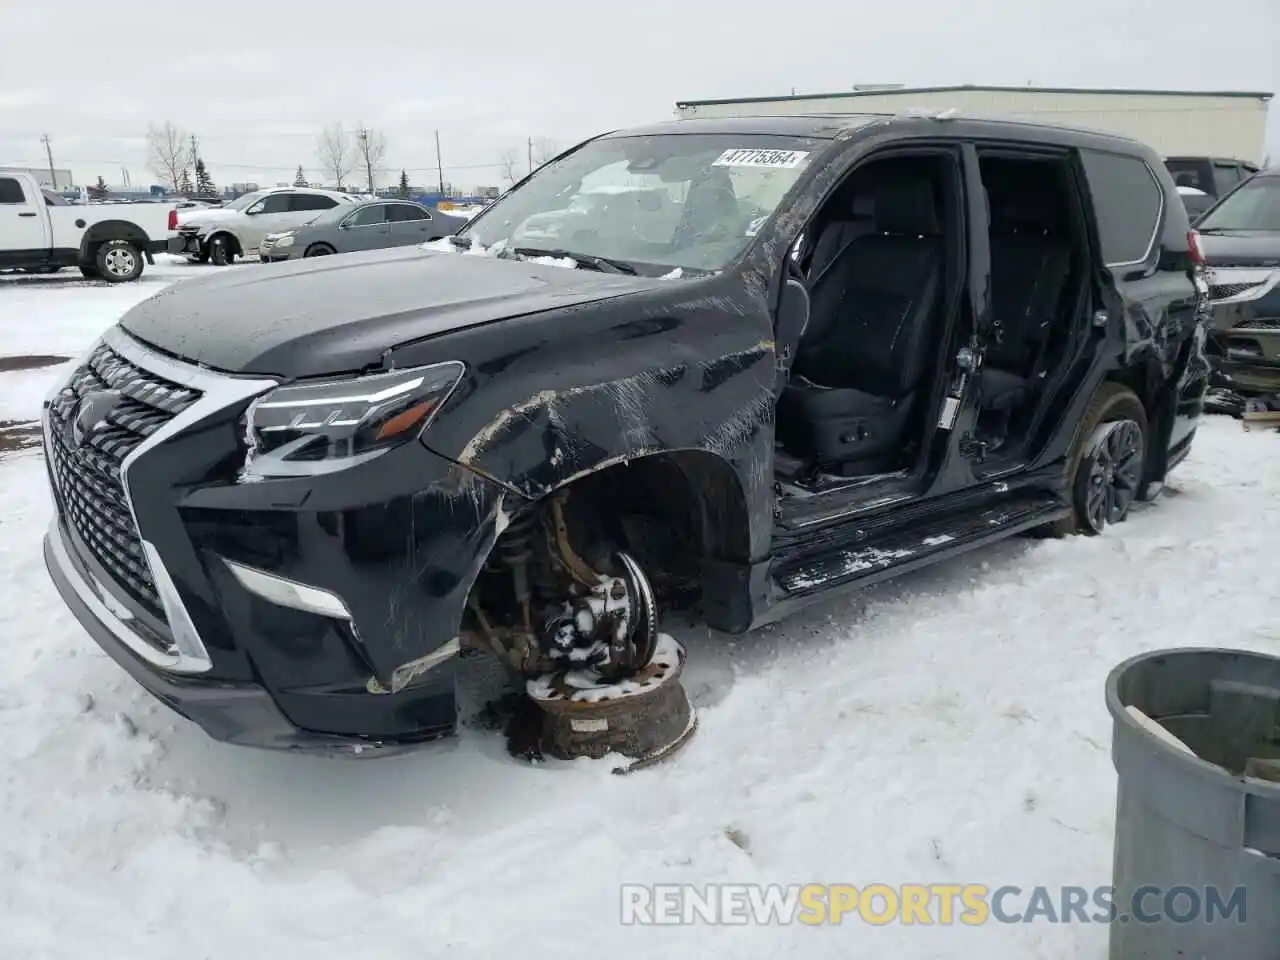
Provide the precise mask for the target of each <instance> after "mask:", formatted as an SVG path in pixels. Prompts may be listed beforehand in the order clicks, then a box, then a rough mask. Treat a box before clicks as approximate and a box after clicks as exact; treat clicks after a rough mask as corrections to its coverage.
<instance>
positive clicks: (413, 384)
mask: <svg viewBox="0 0 1280 960" xmlns="http://www.w3.org/2000/svg"><path fill="white" fill-rule="evenodd" d="M584 184H590V185H591V187H592V189H593V190H596V192H599V188H600V187H608V186H613V187H617V188H620V190H621V188H626V191H623V192H627V191H629V190H630V188H632V187H634V186H643V187H648V188H651V189H652V190H655V191H661V192H663V193H665V194H666V195H667V200H666V202H663V203H661V204H659V205H657V206H655V205H653V204H651V203H648V202H645V203H636V204H633V205H630V206H629V207H628V211H629V212H628V213H627V214H626V215H625V216H623V215H620V213H619V210H618V209H616V208H613V207H609V208H608V209H605V208H595V207H593V210H594V212H595V216H594V217H588V218H579V217H576V216H575V218H574V220H573V221H572V222H573V225H574V229H573V230H571V231H562V232H560V233H559V234H558V235H557V237H556V243H557V245H558V246H557V247H556V248H554V249H552V248H545V247H541V246H537V245H530V246H529V247H524V246H521V245H520V244H519V243H518V242H516V240H515V238H516V236H517V235H520V234H521V233H522V225H523V224H526V223H527V222H528V221H529V220H531V219H534V218H543V219H545V218H544V217H543V215H544V214H547V213H552V212H555V211H559V210H562V209H564V208H565V207H566V206H567V205H568V204H570V203H571V201H572V198H573V197H574V196H576V195H578V194H581V192H582V190H583V189H584ZM1176 198H1177V194H1176V193H1175V192H1174V186H1173V181H1172V179H1171V178H1170V176H1169V174H1168V172H1167V171H1165V170H1164V169H1163V167H1162V166H1161V165H1160V158H1159V156H1157V155H1156V154H1155V153H1154V152H1153V151H1151V150H1150V149H1148V148H1146V147H1143V146H1142V145H1140V144H1138V143H1135V142H1133V141H1130V140H1126V139H1123V138H1119V137H1114V136H1106V135H1102V134H1091V133H1083V132H1079V131H1075V130H1063V129H1056V128H1053V127H1048V126H1043V125H1040V124H1035V125H1032V124H1020V123H1014V122H997V121H977V120H969V119H955V118H950V117H949V118H947V119H934V118H926V117H895V118H874V117H862V118H858V117H770V118H742V119H731V120H730V119H726V120H698V119H690V120H679V121H674V122H669V123H664V124H658V125H654V126H650V127H645V128H640V129H634V130H621V131H616V132H614V133H610V134H606V135H604V136H601V137H597V138H594V139H592V140H590V141H588V142H586V143H585V144H582V145H580V146H579V147H577V148H575V149H573V150H571V151H568V152H567V153H565V154H564V155H563V156H561V157H559V158H558V159H556V160H554V161H552V162H551V163H549V164H547V165H546V166H543V167H541V168H539V169H538V170H536V171H535V172H534V173H533V174H532V176H530V177H528V178H526V179H525V180H523V181H522V182H521V183H520V184H519V185H518V186H517V187H515V188H514V189H512V190H511V191H510V192H509V193H508V194H506V196H504V197H503V198H502V199H501V200H499V201H498V202H497V203H495V204H494V205H493V206H491V207H489V208H488V209H487V210H486V211H485V212H484V213H482V214H480V215H479V216H478V217H476V218H475V219H474V220H472V221H471V222H470V223H469V224H468V225H467V226H466V227H465V228H464V229H463V230H462V231H460V232H459V234H457V235H456V236H452V237H449V238H448V239H447V240H445V241H441V242H440V243H439V244H431V245H428V246H429V247H430V249H427V248H424V247H422V246H414V247H408V248H402V249H398V250H374V251H369V252H367V253H352V254H347V255H346V256H345V257H344V258H343V262H342V264H341V265H340V266H338V265H334V266H333V267H328V266H327V264H328V262H327V261H326V263H325V264H319V263H316V262H314V261H313V263H311V264H303V263H295V264H292V265H290V266H287V267H281V268H280V269H278V270H273V269H267V268H264V269H261V270H255V271H254V274H255V275H254V277H253V282H252V283H246V282H244V280H243V279H242V278H238V277H235V276H226V275H225V274H224V275H222V276H214V277H210V278H208V279H206V280H204V281H201V282H199V283H186V284H176V285H174V286H172V287H170V288H168V289H167V290H166V291H165V293H164V295H163V296H158V297H152V298H151V299H149V300H146V301H144V302H142V303H140V304H138V305H137V306H135V307H133V308H132V309H131V310H129V311H128V312H127V313H125V314H124V316H123V317H122V318H121V319H120V321H119V323H118V324H117V325H115V326H113V327H111V328H110V329H109V330H108V331H106V332H105V333H104V335H103V336H102V338H101V339H100V340H99V341H98V343H96V344H95V345H94V346H93V347H92V348H91V350H90V351H89V353H88V354H87V355H86V356H85V358H84V359H83V360H82V361H81V362H80V363H79V364H78V365H73V367H77V369H72V370H69V371H68V372H67V373H66V375H65V376H64V377H63V378H62V380H61V382H59V383H58V384H56V385H55V387H54V390H53V392H52V394H51V396H50V398H49V400H48V402H47V403H46V406H45V415H44V425H45V426H44V444H45V450H46V457H47V459H48V461H49V463H50V464H51V466H52V469H51V470H50V480H51V482H52V484H53V487H54V496H55V502H56V504H57V509H56V511H55V512H54V516H53V517H52V518H51V519H52V525H51V527H50V530H49V533H48V537H47V540H46V542H45V558H46V563H47V565H48V567H49V570H50V572H51V574H52V577H53V580H54V583H55V584H56V586H57V589H58V591H59V592H60V594H61V595H62V597H63V598H64V600H65V601H66V603H67V605H68V606H69V607H70V608H71V611H72V612H73V613H74V615H75V616H76V617H77V618H78V619H79V620H80V622H81V623H82V624H83V625H84V626H85V628H86V629H87V630H88V631H89V632H90V633H91V634H92V635H93V637H94V638H95V639H96V640H97V642H98V643H99V644H100V645H101V646H102V647H103V648H104V649H105V650H106V651H107V652H108V653H109V654H110V655H111V656H112V657H113V658H115V660H116V661H117V662H118V663H119V664H120V665H121V666H122V667H123V668H124V669H125V670H127V671H128V672H129V673H130V674H132V675H133V676H134V677H135V678H136V679H137V680H138V681H139V682H140V683H142V685H143V686H145V687H146V688H147V689H148V690H150V691H152V692H153V693H154V694H155V695H156V696H158V697H159V698H160V699H161V701H163V702H164V703H165V704H166V705H168V706H169V707H172V708H174V709H176V710H177V711H179V712H180V713H181V714H182V715H183V716H185V717H188V718H190V719H192V720H194V721H195V722H196V723H198V724H200V725H201V726H202V727H203V728H204V729H205V730H206V731H208V732H209V733H210V734H211V735H212V736H214V737H217V738H220V739H224V740H230V741H233V742H236V743H241V744H257V745H259V746H273V747H281V748H304V749H317V750H335V751H346V752H355V753H359V752H362V751H369V750H373V749H375V748H379V747H391V748H394V747H403V746H409V745H413V744H416V743H420V742H423V741H425V740H429V739H432V738H435V737H438V736H441V735H444V734H447V733H450V732H452V731H453V730H454V729H455V725H456V722H457V717H456V712H455V699H454V698H455V682H454V681H455V678H456V673H455V671H456V670H457V669H458V658H459V654H460V651H461V650H462V649H463V648H466V650H467V651H468V652H469V653H472V654H474V655H477V656H480V655H493V656H496V657H498V658H500V660H501V662H503V663H505V664H507V665H508V666H509V667H510V669H511V670H512V671H513V672H516V671H518V672H519V673H520V674H521V675H522V676H523V677H526V678H532V677H537V678H546V677H547V676H548V674H550V675H552V676H556V675H557V671H563V670H567V669H569V668H579V669H580V670H581V671H582V672H581V673H577V674H575V676H574V682H575V684H576V683H577V681H578V679H579V678H582V679H583V680H584V683H585V684H586V685H587V687H588V689H590V682H591V680H592V678H593V677H594V679H598V680H600V681H601V683H602V684H603V685H604V686H605V687H608V684H610V683H613V682H614V680H617V679H618V678H619V677H621V678H624V682H631V681H630V680H625V678H634V677H635V676H636V674H637V671H641V670H645V669H647V668H648V667H649V666H650V665H652V664H654V663H656V662H657V661H653V660H652V658H653V656H654V654H655V653H656V652H657V651H658V650H659V649H660V645H659V644H658V643H657V638H658V627H659V622H658V621H659V611H666V610H668V609H670V608H671V606H672V605H674V604H678V603H681V602H684V603H688V604H690V606H691V608H692V609H696V610H697V611H698V612H699V614H700V616H701V617H702V618H703V619H704V620H705V621H706V622H707V624H708V625H709V626H711V627H713V628H715V629H718V630H721V631H725V632H728V633H743V632H745V631H747V630H750V629H752V628H754V627H757V626H760V625H763V624H766V623H769V622H771V621H773V620H776V619H777V618H779V617H781V616H783V615H785V614H786V613H788V612H792V611H795V610H797V609H799V608H801V607H803V606H806V605H808V604H810V603H813V602H815V601H819V600H823V599H828V598H831V597H833V596H834V595H836V594H838V593H841V592H843V591H847V590H851V589H854V588H857V587H865V586H868V585H870V584H872V583H875V582H878V581H880V580H883V579H885V578H887V577H891V576H894V575H896V574H900V573H905V572H907V571H910V570H914V569H917V568H920V567H922V566H924V565H926V564H930V563H933V562H936V561H940V560H943V559H946V558H952V557H956V556H958V555H961V554H963V553H964V552H965V551H968V550H970V549H973V548H977V547H979V546H982V545H984V544H988V543H991V542H993V541H995V540H998V539H1000V538H1003V537H1009V536H1012V535H1014V534H1017V533H1019V532H1021V531H1025V530H1029V529H1044V530H1047V531H1048V532H1052V533H1055V534H1058V535H1063V534H1068V533H1076V532H1081V533H1085V534H1098V533H1101V532H1103V531H1104V530H1105V529H1106V528H1107V527H1108V526H1110V525H1112V524H1115V523H1118V522H1121V521H1123V520H1124V519H1125V517H1126V516H1127V515H1128V512H1129V509H1130V507H1131V506H1132V505H1133V504H1134V503H1135V502H1136V501H1137V500H1146V499H1151V498H1154V497H1155V496H1156V495H1157V494H1158V493H1159V490H1160V487H1161V484H1162V483H1163V481H1164V479H1165V477H1166V475H1167V474H1168V472H1169V470H1170V469H1171V468H1173V467H1175V466H1176V465H1177V464H1178V463H1179V462H1180V461H1181V460H1182V459H1183V458H1184V457H1185V456H1186V455H1187V453H1188V451H1189V450H1190V448H1191V445H1192V442H1193V438H1194V437H1195V434H1196V429H1197V423H1198V417H1199V414H1200V412H1201V406H1202V402H1203V396H1204V391H1205V386H1206V380H1207V376H1208V364H1207V363H1206V361H1205V357H1204V351H1203V332H1202V327H1201V326H1200V324H1199V323H1198V322H1197V321H1198V320H1199V318H1200V312H1201V310H1202V309H1203V302H1202V295H1201V293H1200V291H1199V287H1198V286H1197V280H1198V275H1197V273H1196V271H1195V268H1196V263H1195V259H1194V255H1193V251H1192V249H1191V247H1190V242H1189V238H1190V236H1191V232H1190V230H1189V226H1188V223H1187V215H1186V212H1185V211H1184V210H1183V208H1182V205H1181V204H1180V203H1179V202H1178V201H1177V199H1176ZM988 210H989V211H990V213H989V214H988ZM442 248H448V249H442ZM941 656H942V658H943V661H944V662H943V663H942V664H941V665H940V666H939V667H938V669H940V670H944V669H946V665H945V663H946V661H947V660H948V659H949V658H950V659H955V658H957V657H963V656H964V652H963V650H952V651H947V652H945V653H944V654H942V655H941ZM670 662H674V660H673V661H670ZM611 678H612V679H611ZM645 682H647V681H645V680H640V681H636V683H638V684H640V685H643V684H644V683H645ZM609 689H614V688H609Z"/></svg>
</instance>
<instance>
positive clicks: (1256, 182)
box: [1196, 177, 1280, 233]
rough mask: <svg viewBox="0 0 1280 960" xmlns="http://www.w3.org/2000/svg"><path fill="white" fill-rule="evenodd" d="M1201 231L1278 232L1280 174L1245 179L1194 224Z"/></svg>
mask: <svg viewBox="0 0 1280 960" xmlns="http://www.w3.org/2000/svg"><path fill="white" fill-rule="evenodd" d="M1196 229H1197V230H1200V231H1202V232H1208V231H1211V230H1223V231H1231V232H1235V231H1240V232H1246V233H1247V232H1251V231H1256V232H1266V233H1271V232H1280V177H1253V178H1252V179H1250V180H1246V181H1245V182H1244V183H1243V184H1241V185H1240V187H1239V188H1238V189H1237V190H1236V191H1235V193H1233V194H1231V195H1230V196H1229V197H1227V198H1226V199H1225V200H1223V201H1222V202H1221V203H1219V204H1218V206H1217V207H1215V208H1214V209H1213V210H1211V211H1210V212H1209V215H1208V216H1207V217H1205V218H1204V219H1203V220H1201V221H1200V222H1199V223H1198V224H1196Z"/></svg>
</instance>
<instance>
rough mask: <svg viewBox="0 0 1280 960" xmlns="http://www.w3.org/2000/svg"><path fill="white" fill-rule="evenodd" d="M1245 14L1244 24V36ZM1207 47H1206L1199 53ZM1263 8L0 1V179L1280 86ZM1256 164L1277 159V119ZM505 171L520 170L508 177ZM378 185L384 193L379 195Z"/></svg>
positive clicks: (261, 174)
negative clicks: (772, 110) (887, 88)
mask: <svg viewBox="0 0 1280 960" xmlns="http://www.w3.org/2000/svg"><path fill="white" fill-rule="evenodd" d="M1237 19H1238V23H1237V22H1236V20H1237ZM1216 37H1222V47H1221V49H1220V51H1217V52H1215V50H1214V46H1215V44H1214V40H1215V38H1216ZM1278 37H1280V2H1278V0H1232V2H1230V3H1226V4H1219V3H1206V2H1204V0H1159V2H1150V3H1148V2H1142V0H969V2H964V3H955V2H950V0H896V2H893V0H891V2H884V0H880V2H868V0H825V2H824V0H767V2H766V0H737V2H724V0H628V2H615V3H609V2H607V0H598V2H595V3H587V2H582V0H544V2H541V3H528V2H516V0H487V2H484V0H478V2H473V3H462V4H459V3H443V2H440V0H360V2H356V3H337V2H333V3H330V2H326V0H311V2H301V0H194V2H186V3H174V2H167V3H158V2H152V0H126V2H125V3H124V4H123V5H121V4H111V3H102V2H101V0H0V164H4V163H9V164H20V165H31V166H34V165H40V166H43V165H45V159H44V148H43V146H42V145H41V143H40V135H41V134H42V133H48V134H49V136H50V137H51V139H52V146H53V152H54V160H55V162H56V165H57V166H58V167H60V168H63V167H70V168H71V169H72V171H73V172H74V174H75V176H76V178H77V182H92V181H93V180H94V179H95V178H96V177H97V176H98V175H102V176H104V177H105V178H106V180H107V181H108V182H110V183H113V184H115V183H119V182H120V180H121V175H120V168H121V167H128V168H129V169H130V171H131V174H132V178H133V182H134V183H135V184H142V183H150V182H155V181H156V177H155V176H154V175H153V174H150V173H148V172H147V171H146V147H145V134H146V129H147V125H148V123H149V122H163V121H165V120H170V121H172V122H173V123H175V124H176V125H178V126H180V127H181V128H183V129H184V130H190V131H192V132H194V133H197V134H198V135H199V138H200V144H201V153H202V154H203V155H204V157H205V159H206V161H207V163H208V164H209V167H210V171H211V173H212V175H213V177H214V179H215V180H216V181H217V182H218V183H219V184H225V183H231V182H242V181H256V182H260V183H263V184H266V183H275V182H277V181H279V180H283V179H290V180H291V179H292V177H293V172H294V170H295V169H296V167H297V166H298V165H299V164H301V165H302V166H303V167H304V169H305V170H306V171H307V172H308V174H309V175H310V176H313V177H319V176H320V170H319V163H318V161H317V159H316V149H315V139H316V132H317V130H318V128H320V127H321V126H322V125H324V124H326V123H333V122H338V121H340V122H342V123H344V124H345V125H346V126H348V127H350V128H354V127H356V126H357V125H358V124H360V123H364V124H366V125H369V126H373V127H377V128H379V129H382V130H383V131H385V133H386V137H387V141H388V149H387V153H386V158H385V160H384V162H383V165H384V166H385V167H387V168H390V169H394V170H395V171H396V172H397V175H398V171H399V170H400V168H402V167H404V168H407V169H408V170H409V172H410V176H411V179H412V180H413V181H414V182H415V183H418V184H430V183H433V182H434V181H435V179H436V171H435V163H436V160H435V139H434V136H435V131H436V130H437V129H438V130H439V133H440V140H441V145H442V148H443V159H444V167H445V176H446V179H448V180H450V181H452V182H454V183H456V184H458V185H459V186H461V187H464V188H470V187H472V186H475V185H477V184H495V185H496V184H499V183H500V173H499V167H498V158H499V156H500V154H501V153H502V152H503V151H504V150H516V151H519V155H520V157H521V165H522V166H523V161H524V157H525V154H526V143H527V140H528V139H529V138H530V137H532V138H541V139H546V140H551V141H554V142H555V143H557V144H559V145H566V146H567V145H569V144H570V143H572V142H576V141H577V140H581V139H583V138H585V137H587V136H590V135H592V134H594V133H597V132H600V131H602V130H605V129H611V128H615V127H619V126H626V125H629V124H633V123H637V122H644V121H649V120H655V119H667V118H669V117H670V116H671V115H672V112H673V110H674V104H675V101H677V100H682V99H701V98H710V97H738V96H764V95H774V94H786V93H790V92H791V90H792V89H793V88H795V89H796V90H797V91H798V92H815V91H829V90H841V89H848V88H849V87H851V86H852V85H854V84H858V83H882V82H904V83H907V84H908V85H912V86H917V85H940V84H956V83H975V84H1015V85H1025V84H1027V83H1028V82H1032V83H1034V84H1036V85H1041V86H1099V87H1130V86H1132V87H1147V88H1173V89H1219V90H1221V89H1236V90H1257V91H1276V90H1278V89H1280V63H1278V62H1277V61H1278V57H1280V55H1278V54H1277V50H1278V49H1280V43H1278V42H1277V38H1278ZM1268 145H1269V149H1270V150H1271V153H1272V155H1273V157H1277V156H1280V106H1277V105H1275V104H1274V103H1273V105H1272V107H1271V124H1270V129H1269V144H1268ZM519 172H521V173H523V170H520V171H519ZM388 179H393V178H388Z"/></svg>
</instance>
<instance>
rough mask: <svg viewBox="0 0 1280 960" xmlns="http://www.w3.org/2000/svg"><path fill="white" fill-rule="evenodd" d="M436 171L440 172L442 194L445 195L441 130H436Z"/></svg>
mask: <svg viewBox="0 0 1280 960" xmlns="http://www.w3.org/2000/svg"><path fill="white" fill-rule="evenodd" d="M436 172H437V173H439V174H440V196H442V197H443V196H444V161H443V160H441V159H440V131H439V130H437V131H436Z"/></svg>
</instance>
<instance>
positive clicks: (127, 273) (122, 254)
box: [93, 240, 144, 283]
mask: <svg viewBox="0 0 1280 960" xmlns="http://www.w3.org/2000/svg"><path fill="white" fill-rule="evenodd" d="M143 262H144V261H143V259H142V251H141V250H139V249H138V247H137V246H136V245H135V244H134V243H132V242H131V241H129V240H108V241H107V242H106V243H104V244H102V245H101V246H100V247H98V252H97V253H96V254H95V255H94V258H93V263H94V266H95V267H97V270H98V276H99V277H101V278H102V279H103V280H105V281H107V283H128V282H129V281H131V280H137V279H138V278H139V277H140V276H142V265H143Z"/></svg>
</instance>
